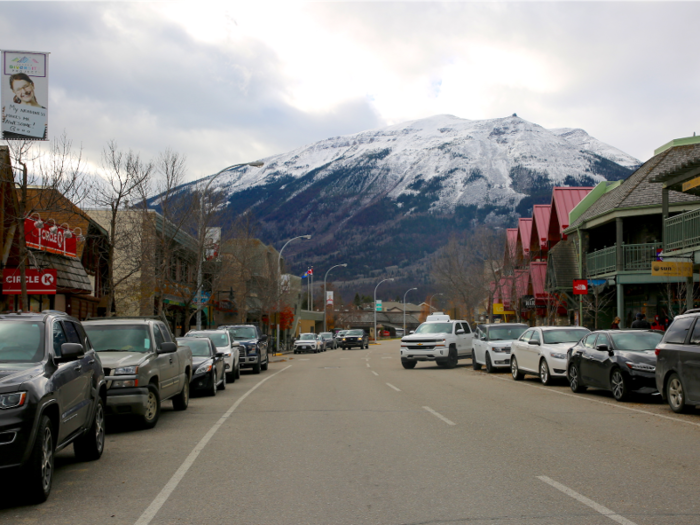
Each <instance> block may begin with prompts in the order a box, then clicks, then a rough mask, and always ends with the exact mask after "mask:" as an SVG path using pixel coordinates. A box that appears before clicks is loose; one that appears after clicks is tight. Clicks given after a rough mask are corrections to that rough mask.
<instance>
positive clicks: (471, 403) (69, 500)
mask: <svg viewBox="0 0 700 525" xmlns="http://www.w3.org/2000/svg"><path fill="white" fill-rule="evenodd" d="M464 363H466V364H465V365H462V364H460V366H459V367H458V368H456V369H454V370H442V369H439V368H437V367H435V366H431V365H428V364H419V365H418V367H417V368H416V369H415V370H404V369H403V368H402V367H401V364H400V361H399V359H398V342H396V341H390V342H385V343H382V344H381V345H377V346H374V345H373V346H371V347H370V349H369V350H352V351H341V350H335V351H329V352H326V353H323V354H317V355H315V354H311V355H308V356H293V357H292V356H289V358H287V359H285V360H280V361H279V362H277V363H273V364H271V366H270V370H269V371H268V372H266V373H263V374H261V375H257V376H256V375H252V374H245V373H244V375H243V377H242V379H241V380H240V382H237V383H236V384H235V385H229V388H228V389H227V390H226V391H225V392H222V393H220V394H219V395H218V396H217V397H216V398H195V399H193V400H192V402H191V404H190V408H189V409H188V410H187V411H186V412H184V413H176V412H173V411H171V410H169V409H168V410H165V411H164V412H163V415H162V419H161V421H160V422H159V424H158V426H157V427H156V428H155V429H154V430H151V431H136V430H133V429H129V428H124V426H123V425H112V426H111V430H110V433H109V435H108V439H107V448H106V452H105V455H104V456H103V458H102V459H101V460H100V461H98V462H96V463H78V462H75V460H74V458H73V454H72V450H68V451H64V452H62V453H61V454H60V455H59V460H60V461H59V463H58V468H57V472H56V478H55V483H54V490H53V493H52V495H51V498H50V500H49V501H48V502H47V503H45V504H44V505H40V506H19V507H18V506H12V505H13V504H14V503H13V502H12V501H10V502H7V501H5V502H4V503H3V505H4V506H3V507H2V508H0V524H9V523H12V524H23V523H41V524H51V525H53V524H57V525H58V524H64V523H65V524H70V525H76V524H90V525H92V524H102V523H105V524H115V525H116V524H128V525H134V524H138V525H151V524H152V525H165V524H168V525H170V524H198V525H200V524H207V525H208V524H229V523H236V524H255V525H262V524H264V525H276V524H279V525H294V524H314V525H315V524H318V525H328V524H341V525H342V524H348V525H355V524H411V525H418V524H421V525H424V524H425V525H427V524H440V525H443V524H470V525H482V524H483V525H485V524H489V525H494V524H496V525H500V524H528V525H529V524H537V525H540V524H543V525H544V524H547V525H549V524H555V525H557V524H582V525H598V524H601V525H602V524H612V523H621V524H626V525H635V524H636V525H663V524H673V525H684V524H698V523H700V511H699V510H698V504H697V501H698V498H697V494H696V493H697V487H698V486H700V468H699V467H700V447H699V446H698V440H699V438H700V414H694V415H692V414H691V415H688V416H676V415H674V414H672V413H671V412H670V410H669V409H668V408H667V407H666V405H664V404H662V403H661V402H660V400H658V398H657V399H652V398H641V399H638V400H636V401H635V402H630V403H624V404H619V403H616V402H615V401H614V400H613V399H612V398H611V397H610V396H609V395H607V394H605V393H602V392H593V391H592V392H589V393H587V394H583V395H574V394H572V393H571V392H570V390H569V389H568V387H567V386H566V385H564V384H562V385H560V386H554V387H542V386H541V385H540V384H539V382H538V381H537V380H535V379H534V378H533V379H528V380H525V381H522V382H515V381H513V380H512V379H511V378H510V376H509V375H508V374H507V373H502V374H495V375H488V374H486V373H485V372H475V371H473V370H472V369H471V367H470V365H469V364H468V363H469V361H465V362H464Z"/></svg>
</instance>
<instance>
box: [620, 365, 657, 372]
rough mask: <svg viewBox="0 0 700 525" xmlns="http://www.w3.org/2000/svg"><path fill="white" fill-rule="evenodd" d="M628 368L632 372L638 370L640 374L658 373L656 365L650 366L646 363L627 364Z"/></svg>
mask: <svg viewBox="0 0 700 525" xmlns="http://www.w3.org/2000/svg"><path fill="white" fill-rule="evenodd" d="M625 364H626V365H627V368H631V369H632V370H638V371H640V372H656V367H655V366H654V365H648V364H646V363H625Z"/></svg>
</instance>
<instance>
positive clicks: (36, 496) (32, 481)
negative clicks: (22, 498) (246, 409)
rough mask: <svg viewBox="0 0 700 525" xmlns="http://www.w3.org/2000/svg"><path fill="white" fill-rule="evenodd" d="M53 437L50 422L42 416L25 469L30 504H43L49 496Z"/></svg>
mask: <svg viewBox="0 0 700 525" xmlns="http://www.w3.org/2000/svg"><path fill="white" fill-rule="evenodd" d="M54 448H55V444H54V436H53V427H52V426H51V420H50V419H49V418H48V416H42V417H41V422H40V423H39V432H38V433H37V436H36V440H35V441H34V447H33V448H32V455H31V456H30V458H29V461H28V462H27V466H26V467H25V472H24V474H25V478H26V482H27V493H28V497H29V499H30V500H31V501H32V503H43V502H44V501H46V500H47V499H48V497H49V494H51V483H52V481H53V469H54Z"/></svg>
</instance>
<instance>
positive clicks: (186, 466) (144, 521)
mask: <svg viewBox="0 0 700 525" xmlns="http://www.w3.org/2000/svg"><path fill="white" fill-rule="evenodd" d="M291 366H292V365H288V366H286V367H284V368H283V369H282V370H280V371H279V372H275V373H274V374H272V375H271V376H267V377H266V378H265V379H263V380H262V381H260V382H259V383H257V384H256V385H255V386H254V387H253V388H251V389H250V390H248V391H247V392H246V393H245V394H243V395H242V396H241V397H239V398H238V400H237V401H236V402H235V403H234V404H233V405H231V408H229V409H228V410H227V411H226V413H225V414H224V415H222V416H221V417H220V418H219V419H218V420H217V422H216V423H214V425H213V426H212V427H211V428H210V429H209V431H208V432H207V433H206V434H205V435H204V437H203V438H202V439H200V440H199V442H198V443H197V444H196V445H195V447H194V449H193V450H192V452H190V454H189V456H187V458H185V461H184V462H183V463H182V465H180V468H178V469H177V471H176V472H175V474H173V476H172V477H171V478H170V480H169V481H168V482H167V483H166V484H165V487H163V489H162V490H161V491H160V493H159V494H158V495H157V496H156V499H154V500H153V501H152V502H151V504H150V505H149V506H148V508H147V509H146V510H144V511H143V514H141V517H140V518H139V519H138V520H137V521H136V525H148V524H149V523H151V520H152V519H153V518H155V516H156V514H158V511H159V510H160V508H161V507H162V506H163V505H164V504H165V502H166V501H168V498H169V497H170V494H172V493H173V491H174V490H175V489H176V488H177V486H178V484H179V483H180V481H181V480H182V478H184V477H185V475H186V474H187V471H188V470H190V467H191V466H192V465H193V464H194V462H195V461H196V460H197V457H198V456H199V454H200V452H202V450H204V447H206V446H207V443H209V441H210V440H211V438H213V437H214V434H216V431H217V430H219V428H221V425H223V424H224V423H225V422H226V420H227V419H228V418H229V417H231V414H233V412H234V411H235V410H236V409H237V408H238V407H239V406H240V404H241V403H242V402H243V400H245V398H246V397H248V396H249V395H250V394H252V393H253V392H254V391H255V389H257V388H258V387H259V386H260V385H262V384H263V383H265V382H266V381H269V380H270V379H272V378H273V377H275V376H276V375H278V374H281V373H282V372H284V371H285V370H287V369H288V368H291Z"/></svg>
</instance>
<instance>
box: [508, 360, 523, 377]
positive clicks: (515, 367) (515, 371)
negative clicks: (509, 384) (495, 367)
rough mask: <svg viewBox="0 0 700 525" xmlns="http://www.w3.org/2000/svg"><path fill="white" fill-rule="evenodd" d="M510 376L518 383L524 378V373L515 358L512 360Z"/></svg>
mask: <svg viewBox="0 0 700 525" xmlns="http://www.w3.org/2000/svg"><path fill="white" fill-rule="evenodd" d="M510 374H511V375H512V376H513V379H515V380H516V381H520V380H521V379H522V378H523V373H522V372H521V371H520V369H519V368H518V360H517V359H516V358H515V356H513V357H511V358H510Z"/></svg>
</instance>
